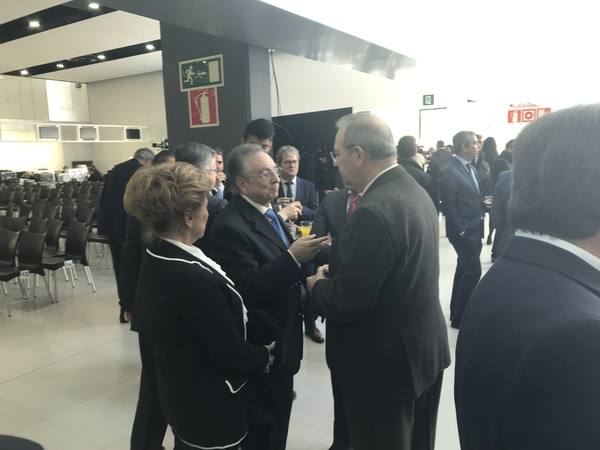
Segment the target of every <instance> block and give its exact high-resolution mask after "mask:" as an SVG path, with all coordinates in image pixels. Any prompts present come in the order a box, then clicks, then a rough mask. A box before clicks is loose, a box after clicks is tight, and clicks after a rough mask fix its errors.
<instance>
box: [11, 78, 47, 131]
mask: <svg viewBox="0 0 600 450" xmlns="http://www.w3.org/2000/svg"><path fill="white" fill-rule="evenodd" d="M0 119H22V120H43V121H46V120H48V102H47V99H46V83H45V81H44V80H38V79H36V78H29V77H12V76H8V75H1V76H0Z"/></svg>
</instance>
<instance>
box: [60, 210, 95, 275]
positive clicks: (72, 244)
mask: <svg viewBox="0 0 600 450" xmlns="http://www.w3.org/2000/svg"><path fill="white" fill-rule="evenodd" d="M89 234H90V229H89V227H87V226H86V225H84V224H82V223H80V222H77V221H76V220H73V221H72V222H71V223H70V225H69V228H67V241H66V242H65V259H71V260H73V261H79V262H80V263H81V264H83V265H84V266H89V264H88V260H87V251H86V249H87V240H88V237H89Z"/></svg>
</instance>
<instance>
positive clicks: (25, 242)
mask: <svg viewBox="0 0 600 450" xmlns="http://www.w3.org/2000/svg"><path fill="white" fill-rule="evenodd" d="M45 239H46V235H45V234H44V233H32V232H30V231H23V232H21V236H20V237H19V245H18V248H17V254H18V255H19V258H18V261H19V270H20V271H24V270H27V271H29V273H32V274H33V296H34V297H37V277H38V275H39V276H41V277H43V278H44V284H45V285H46V289H47V290H48V295H49V296H50V303H54V298H53V296H52V291H51V290H50V284H49V283H48V279H47V278H46V272H45V271H44V265H43V259H44V245H45ZM26 290H27V297H29V278H27V286H26Z"/></svg>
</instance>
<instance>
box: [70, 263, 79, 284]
mask: <svg viewBox="0 0 600 450" xmlns="http://www.w3.org/2000/svg"><path fill="white" fill-rule="evenodd" d="M71 275H72V276H73V278H75V279H76V280H77V281H79V277H78V276H77V268H76V267H75V264H73V265H72V266H71Z"/></svg>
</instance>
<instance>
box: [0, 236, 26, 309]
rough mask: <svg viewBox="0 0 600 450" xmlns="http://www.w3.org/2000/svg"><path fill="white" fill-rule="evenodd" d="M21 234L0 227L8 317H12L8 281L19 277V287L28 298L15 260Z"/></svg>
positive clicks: (0, 273)
mask: <svg viewBox="0 0 600 450" xmlns="http://www.w3.org/2000/svg"><path fill="white" fill-rule="evenodd" d="M19 234H20V233H18V232H15V231H8V230H4V229H2V228H0V281H1V282H2V289H3V290H4V296H5V299H4V306H5V308H7V309H8V317H11V312H10V302H7V300H6V296H8V289H7V287H6V283H7V282H8V281H10V280H13V279H15V278H17V279H18V280H19V287H20V288H21V295H23V299H24V300H25V299H26V298H27V295H26V290H25V286H24V285H23V280H22V279H21V277H20V275H21V271H20V270H19V268H18V267H17V265H16V262H15V256H16V253H17V243H18V242H19Z"/></svg>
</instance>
